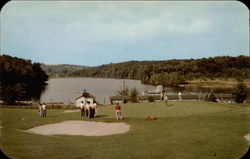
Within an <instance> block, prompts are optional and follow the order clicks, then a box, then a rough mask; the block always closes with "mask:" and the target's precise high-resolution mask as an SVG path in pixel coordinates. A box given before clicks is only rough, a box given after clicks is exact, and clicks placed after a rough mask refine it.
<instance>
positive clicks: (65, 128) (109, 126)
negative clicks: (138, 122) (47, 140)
mask: <svg viewBox="0 0 250 159" xmlns="http://www.w3.org/2000/svg"><path fill="white" fill-rule="evenodd" d="M129 128H130V126H129V125H128V124H126V123H104V122H94V121H64V122H61V123H57V124H49V125H42V126H38V127H35V128H31V129H28V130H27V131H28V132H32V133H36V134H42V135H56V134H57V135H59V134H65V135H84V136H105V135H112V134H122V133H126V132H127V131H129Z"/></svg>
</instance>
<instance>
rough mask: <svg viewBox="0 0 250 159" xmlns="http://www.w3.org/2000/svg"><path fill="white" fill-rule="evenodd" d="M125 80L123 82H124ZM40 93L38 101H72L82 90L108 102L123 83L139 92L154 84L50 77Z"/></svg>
mask: <svg viewBox="0 0 250 159" xmlns="http://www.w3.org/2000/svg"><path fill="white" fill-rule="evenodd" d="M124 81H125V83H124ZM47 83H48V85H47V87H46V89H45V90H44V92H43V93H42V94H41V98H40V101H41V102H46V103H50V102H52V103H64V104H68V103H74V102H75V99H76V98H77V97H79V96H81V94H82V92H83V90H84V89H85V90H86V91H87V92H89V93H91V94H92V95H94V96H95V97H96V100H97V102H99V103H109V97H110V96H113V95H116V93H117V90H118V89H119V88H122V87H123V85H124V84H125V85H126V86H127V87H128V88H129V89H131V88H134V87H136V88H137V89H138V90H139V91H140V93H142V92H143V91H147V90H152V89H155V86H151V85H145V84H141V81H139V80H128V79H109V78H76V77H73V78H51V79H49V80H48V82H47Z"/></svg>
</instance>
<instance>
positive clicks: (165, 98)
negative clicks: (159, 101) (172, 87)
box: [163, 93, 168, 106]
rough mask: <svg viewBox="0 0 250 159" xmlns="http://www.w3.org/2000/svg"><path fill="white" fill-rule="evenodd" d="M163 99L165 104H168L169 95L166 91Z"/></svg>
mask: <svg viewBox="0 0 250 159" xmlns="http://www.w3.org/2000/svg"><path fill="white" fill-rule="evenodd" d="M163 100H164V102H165V105H166V106H168V96H167V94H166V93H164V95H163Z"/></svg>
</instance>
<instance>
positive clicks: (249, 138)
mask: <svg viewBox="0 0 250 159" xmlns="http://www.w3.org/2000/svg"><path fill="white" fill-rule="evenodd" d="M244 137H245V139H247V140H248V141H249V142H250V133H249V134H246V135H245V136H244Z"/></svg>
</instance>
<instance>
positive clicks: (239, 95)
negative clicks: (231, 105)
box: [232, 81, 249, 103]
mask: <svg viewBox="0 0 250 159" xmlns="http://www.w3.org/2000/svg"><path fill="white" fill-rule="evenodd" d="M232 94H233V96H234V97H235V102H236V103H243V102H244V100H246V99H247V97H248V95H249V90H248V88H247V86H246V85H245V84H244V83H243V81H238V83H237V84H236V85H235V86H234V89H233V91H232Z"/></svg>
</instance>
